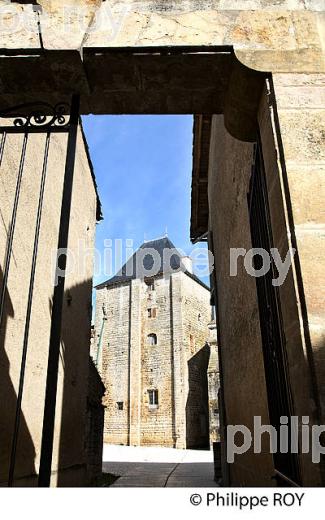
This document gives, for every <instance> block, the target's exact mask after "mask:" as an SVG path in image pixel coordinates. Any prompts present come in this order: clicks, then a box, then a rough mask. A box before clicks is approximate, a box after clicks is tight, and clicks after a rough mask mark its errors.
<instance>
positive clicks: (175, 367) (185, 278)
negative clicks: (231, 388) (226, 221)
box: [95, 237, 211, 448]
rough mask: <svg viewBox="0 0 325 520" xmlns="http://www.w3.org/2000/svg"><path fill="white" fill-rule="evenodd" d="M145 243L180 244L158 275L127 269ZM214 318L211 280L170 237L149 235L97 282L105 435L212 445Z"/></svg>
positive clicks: (165, 247)
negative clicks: (211, 343)
mask: <svg viewBox="0 0 325 520" xmlns="http://www.w3.org/2000/svg"><path fill="white" fill-rule="evenodd" d="M145 251H148V252H149V251H154V252H157V253H158V255H159V258H161V259H162V256H163V254H164V252H168V253H169V252H173V255H174V256H173V258H172V260H171V262H170V263H171V264H172V269H171V268H169V266H168V265H167V264H165V263H163V260H161V266H160V267H159V268H158V271H157V273H156V274H155V275H154V276H146V277H143V278H142V277H141V276H137V275H136V274H135V275H134V276H131V277H127V276H126V275H125V271H126V270H127V268H128V266H129V265H131V264H132V263H134V258H135V256H136V255H137V254H138V253H139V252H145ZM175 259H176V260H175ZM144 262H145V260H144ZM182 262H184V266H185V265H186V267H184V266H183V264H182ZM185 262H186V264H185ZM180 267H181V269H179V268H180ZM210 320H211V307H210V291H209V288H208V287H207V286H205V285H204V284H203V283H202V282H201V281H200V280H199V279H198V278H197V277H196V276H195V275H193V274H192V272H191V268H190V259H189V258H185V259H183V260H182V259H181V255H180V253H178V251H177V250H176V248H175V247H174V246H173V244H172V243H171V241H170V240H169V239H168V238H166V237H165V238H162V239H157V240H154V241H150V242H145V243H144V244H143V245H142V246H141V248H140V249H139V251H138V252H137V253H135V255H134V256H133V257H132V258H131V259H130V260H129V261H128V262H127V264H126V266H124V267H123V268H122V271H121V273H120V274H117V275H116V276H115V277H114V278H112V279H111V280H108V281H107V282H105V283H103V284H101V285H99V286H97V292H96V322H95V338H96V341H97V348H98V349H99V355H98V352H97V353H96V354H95V355H96V357H97V359H98V367H99V370H100V373H101V375H102V378H103V381H104V383H105V386H106V394H105V399H104V403H105V407H106V409H105V427H104V440H105V442H108V443H113V444H130V445H141V446H144V445H159V446H169V447H176V448H186V447H187V448H194V447H207V446H208V445H209V410H208V380H207V370H208V365H209V356H210V349H209V345H208V343H207V339H208V323H209V322H210Z"/></svg>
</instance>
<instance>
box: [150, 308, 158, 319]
mask: <svg viewBox="0 0 325 520" xmlns="http://www.w3.org/2000/svg"><path fill="white" fill-rule="evenodd" d="M156 316H157V309H148V318H155V317H156Z"/></svg>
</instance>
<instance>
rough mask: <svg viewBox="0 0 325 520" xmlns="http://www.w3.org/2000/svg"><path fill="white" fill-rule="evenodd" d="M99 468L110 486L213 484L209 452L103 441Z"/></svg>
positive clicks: (190, 485) (195, 485)
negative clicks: (111, 480)
mask: <svg viewBox="0 0 325 520" xmlns="http://www.w3.org/2000/svg"><path fill="white" fill-rule="evenodd" d="M103 471H104V472H105V473H111V474H113V475H118V476H119V477H120V478H118V479H117V480H116V481H115V482H114V484H112V487H217V484H216V483H215V481H214V480H213V453H212V451H203V450H176V449H172V448H151V447H135V446H113V445H110V444H104V451H103Z"/></svg>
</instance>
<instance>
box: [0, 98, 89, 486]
mask: <svg viewBox="0 0 325 520" xmlns="http://www.w3.org/2000/svg"><path fill="white" fill-rule="evenodd" d="M78 119H79V96H78V95H74V96H72V100H71V104H70V105H68V104H66V103H60V104H57V105H56V106H54V107H52V106H51V105H49V104H48V103H33V104H25V105H19V106H16V107H13V108H10V109H6V110H3V111H0V175H1V166H2V160H3V155H4V151H5V147H6V141H7V136H8V134H22V136H23V140H22V148H21V150H20V161H19V168H18V172H13V175H15V176H16V179H17V180H16V188H15V194H14V202H13V207H12V211H11V220H10V224H9V229H8V233H7V243H6V251H5V254H4V270H3V280H2V285H1V287H0V329H2V327H3V318H4V307H5V298H6V291H7V284H8V276H9V271H10V263H11V260H12V248H13V240H14V235H15V228H16V217H17V210H18V206H19V199H20V194H21V185H22V179H23V176H24V166H25V157H26V149H27V146H28V140H29V136H30V134H35V133H38V134H39V133H42V134H45V135H46V138H45V148H44V156H43V161H42V164H40V165H36V167H35V171H37V169H39V171H40V174H41V181H40V191H39V195H38V205H37V215H36V225H35V230H34V243H33V253H32V261H31V269H30V277H29V289H28V296H27V309H26V316H25V323H24V335H23V342H22V350H21V366H20V377H19V386H18V393H17V404H16V411H15V420H14V424H13V434H12V441H11V455H10V464H9V474H8V486H12V485H13V482H14V477H15V464H16V454H17V441H18V435H19V428H20V423H21V414H22V411H21V407H22V397H23V392H24V380H25V372H26V359H27V352H28V342H29V329H30V319H31V312H32V306H33V292H34V284H35V271H36V264H37V255H38V247H39V236H40V228H41V220H42V211H43V201H44V190H45V184H46V177H47V166H48V154H49V146H50V139H51V135H52V134H54V133H66V134H67V135H68V140H67V150H66V159H65V172H64V179H63V193H62V201H61V213H60V223H59V234H58V246H57V247H58V251H59V250H61V251H62V249H66V248H67V245H68V233H69V222H70V210H71V198H72V185H73V174H74V163H75V152H76V142H77V129H78ZM7 146H8V144H7ZM56 265H57V272H56V280H57V284H56V285H55V287H54V290H53V305H52V315H51V330H50V341H49V353H48V367H47V380H46V393H45V406H44V417H43V431H42V446H41V459H40V468H39V480H38V485H39V486H41V487H44V486H49V485H50V476H51V465H52V451H53V436H54V421H55V406H56V394H57V380H58V365H59V354H60V341H61V322H62V307H63V297H64V284H65V276H64V272H65V269H66V255H64V254H60V255H59V254H57V263H56Z"/></svg>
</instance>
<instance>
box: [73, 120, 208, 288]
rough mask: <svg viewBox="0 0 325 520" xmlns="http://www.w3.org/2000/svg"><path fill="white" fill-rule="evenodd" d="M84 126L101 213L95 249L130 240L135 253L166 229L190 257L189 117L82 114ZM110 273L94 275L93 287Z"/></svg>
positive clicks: (190, 163) (191, 248)
mask: <svg viewBox="0 0 325 520" xmlns="http://www.w3.org/2000/svg"><path fill="white" fill-rule="evenodd" d="M83 125H84V130H85V133H86V137H87V141H88V144H89V148H90V154H91V158H92V161H93V165H94V169H95V174H96V180H97V184H98V190H99V195H100V199H101V202H102V207H103V215H104V220H103V221H102V222H100V224H99V225H98V226H97V233H96V248H97V249H98V250H99V251H101V252H102V251H103V249H104V240H105V239H112V240H113V246H114V241H115V240H116V239H122V241H123V242H122V244H123V249H125V248H124V246H125V241H126V239H132V240H133V241H134V248H135V249H137V248H138V247H139V246H140V245H141V244H142V243H143V241H144V239H146V240H150V239H153V238H157V237H160V236H163V235H164V234H165V230H166V228H167V230H168V236H169V238H170V239H171V240H172V241H173V242H174V244H175V246H176V247H178V248H180V249H182V250H183V251H184V252H185V253H186V254H190V253H191V251H192V250H193V245H192V244H191V242H190V240H189V237H190V197H191V173H192V126H193V117H192V116H143V115H142V116H135V115H132V116H86V117H83ZM201 247H202V245H201ZM113 248H114V247H113ZM123 254H125V251H124V252H123ZM125 259H126V258H125V257H124V260H125ZM117 267H119V266H117ZM115 271H116V269H115ZM113 274H115V273H114V272H112V273H109V276H107V274H106V275H105V274H104V273H100V274H97V275H96V276H95V279H94V284H95V285H96V284H97V283H100V282H102V281H104V280H106V279H107V278H109V277H110V276H112V275H113ZM204 281H207V279H204Z"/></svg>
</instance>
